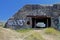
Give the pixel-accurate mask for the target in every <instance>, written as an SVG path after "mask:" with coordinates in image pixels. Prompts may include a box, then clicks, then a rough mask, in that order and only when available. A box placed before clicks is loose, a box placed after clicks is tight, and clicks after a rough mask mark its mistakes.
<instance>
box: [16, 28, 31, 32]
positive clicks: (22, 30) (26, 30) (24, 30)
mask: <svg viewBox="0 0 60 40" xmlns="http://www.w3.org/2000/svg"><path fill="white" fill-rule="evenodd" d="M31 30H32V29H31V28H26V29H20V30H16V31H17V32H21V33H26V32H29V31H31Z"/></svg>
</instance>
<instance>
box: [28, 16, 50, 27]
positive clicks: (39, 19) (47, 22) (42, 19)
mask: <svg viewBox="0 0 60 40" xmlns="http://www.w3.org/2000/svg"><path fill="white" fill-rule="evenodd" d="M27 17H31V19H32V28H46V27H51V17H47V16H33V15H28V16H27ZM38 22H43V23H44V24H45V27H39V26H36V24H37V23H38Z"/></svg>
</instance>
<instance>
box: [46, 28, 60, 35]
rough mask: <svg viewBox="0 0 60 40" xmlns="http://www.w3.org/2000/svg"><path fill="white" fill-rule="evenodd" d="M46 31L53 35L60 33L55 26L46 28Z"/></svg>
mask: <svg viewBox="0 0 60 40" xmlns="http://www.w3.org/2000/svg"><path fill="white" fill-rule="evenodd" d="M45 33H46V34H52V35H57V34H60V32H59V31H58V30H56V29H54V28H46V29H45Z"/></svg>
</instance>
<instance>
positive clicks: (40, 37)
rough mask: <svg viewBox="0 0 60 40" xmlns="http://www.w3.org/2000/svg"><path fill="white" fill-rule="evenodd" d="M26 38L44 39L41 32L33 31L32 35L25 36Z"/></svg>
mask: <svg viewBox="0 0 60 40" xmlns="http://www.w3.org/2000/svg"><path fill="white" fill-rule="evenodd" d="M25 40H44V38H43V37H42V36H41V35H40V33H37V32H33V33H32V34H31V35H29V36H28V37H26V38H25Z"/></svg>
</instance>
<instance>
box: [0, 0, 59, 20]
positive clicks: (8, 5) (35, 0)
mask: <svg viewBox="0 0 60 40" xmlns="http://www.w3.org/2000/svg"><path fill="white" fill-rule="evenodd" d="M55 3H60V0H0V20H1V21H6V20H8V19H9V18H10V17H11V16H13V15H14V14H15V13H16V12H17V11H18V10H19V9H20V8H22V7H23V6H24V5H26V4H55Z"/></svg>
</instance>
